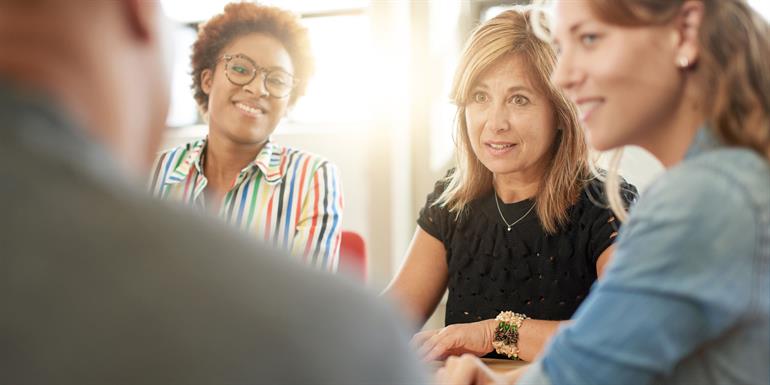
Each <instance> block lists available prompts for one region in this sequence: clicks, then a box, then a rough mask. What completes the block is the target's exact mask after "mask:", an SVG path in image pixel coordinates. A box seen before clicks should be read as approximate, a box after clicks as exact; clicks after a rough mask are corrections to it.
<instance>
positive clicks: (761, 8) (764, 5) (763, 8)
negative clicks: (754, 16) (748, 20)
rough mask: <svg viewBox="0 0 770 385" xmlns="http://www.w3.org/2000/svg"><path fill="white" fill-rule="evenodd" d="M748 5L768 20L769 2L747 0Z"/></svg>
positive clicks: (764, 0) (769, 17) (769, 18)
mask: <svg viewBox="0 0 770 385" xmlns="http://www.w3.org/2000/svg"><path fill="white" fill-rule="evenodd" d="M749 5H751V6H752V7H754V9H756V10H757V12H759V14H760V15H762V16H763V17H764V18H765V19H767V20H770V1H767V0H749Z"/></svg>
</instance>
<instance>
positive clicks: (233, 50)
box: [201, 33, 294, 212]
mask: <svg viewBox="0 0 770 385" xmlns="http://www.w3.org/2000/svg"><path fill="white" fill-rule="evenodd" d="M224 54H228V55H235V54H240V55H245V56H247V57H249V58H250V59H252V60H253V61H254V62H255V64H257V65H258V66H260V67H264V68H280V69H282V70H283V71H285V72H288V73H292V72H293V70H294V67H293V65H292V62H291V57H290V56H289V53H288V52H287V51H286V49H285V48H284V47H283V45H282V44H281V43H280V42H279V41H278V40H276V39H275V38H273V37H271V36H269V35H265V34H260V33H252V34H247V35H242V36H239V37H237V38H235V39H233V40H232V41H231V42H230V43H229V44H227V45H226V46H225V48H223V49H222V53H221V54H220V56H221V55H224ZM224 71H225V63H224V62H223V61H222V60H220V61H219V62H218V63H217V66H216V67H215V69H214V70H213V71H211V70H205V71H203V72H202V73H201V86H202V89H203V92H205V93H206V94H207V95H208V96H209V102H208V114H209V135H208V142H207V146H206V154H205V163H204V166H203V173H204V175H205V176H206V179H207V181H208V182H207V185H206V190H205V196H206V201H207V202H206V204H207V206H208V207H209V209H211V210H213V211H215V212H217V211H219V208H220V206H221V204H222V200H223V197H224V196H225V194H227V192H228V191H230V188H231V187H232V186H233V183H234V181H235V179H236V178H237V177H238V174H240V172H241V170H243V169H244V168H245V167H246V166H247V165H248V164H249V163H251V162H252V161H254V158H256V157H257V155H258V154H259V152H260V151H261V150H262V148H263V147H264V146H265V143H267V141H268V139H269V138H270V135H271V134H272V133H273V131H275V128H276V127H277V126H278V123H279V122H280V120H281V118H283V117H284V116H285V115H286V112H287V110H288V108H289V98H288V97H285V98H276V97H273V96H271V95H270V94H269V93H268V92H267V90H266V89H265V86H264V74H263V73H258V74H257V75H256V77H255V78H254V79H253V80H252V81H251V83H249V84H246V85H243V86H239V85H235V84H233V83H232V82H230V80H228V78H227V76H225V73H224Z"/></svg>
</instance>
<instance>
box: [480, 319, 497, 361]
mask: <svg viewBox="0 0 770 385" xmlns="http://www.w3.org/2000/svg"><path fill="white" fill-rule="evenodd" d="M479 322H481V323H482V324H483V325H484V346H485V349H486V353H490V352H493V351H495V347H494V345H492V343H493V342H494V341H495V330H496V329H497V324H498V323H499V321H497V320H495V319H494V318H493V319H488V320H484V321H479Z"/></svg>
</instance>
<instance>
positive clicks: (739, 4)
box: [589, 0, 770, 220]
mask: <svg viewBox="0 0 770 385" xmlns="http://www.w3.org/2000/svg"><path fill="white" fill-rule="evenodd" d="M685 1H688V0H590V2H589V4H590V6H591V9H592V11H593V12H594V13H595V14H596V15H597V16H598V17H599V18H600V19H602V20H603V21H605V22H607V23H611V24H614V25H620V26H628V27H640V26H646V25H661V24H665V23H667V22H669V21H671V20H672V19H673V18H674V17H675V16H676V15H677V12H678V10H679V9H680V8H681V7H682V5H683V4H684V2H685ZM699 1H701V2H702V3H703V5H704V9H705V14H704V18H703V22H702V24H701V27H700V32H699V35H698V39H699V41H700V46H701V52H700V56H699V58H698V61H697V62H696V63H695V65H694V67H693V70H694V71H695V72H694V74H695V76H697V77H698V78H697V81H698V83H699V87H701V90H702V92H701V95H704V98H703V100H702V102H703V105H704V106H705V111H710V113H709V115H708V116H707V123H708V125H709V126H710V127H711V128H712V129H713V130H714V133H715V134H716V135H717V136H719V138H720V139H721V140H722V141H723V142H724V143H725V144H727V145H728V146H738V147H745V148H749V149H751V150H754V151H756V152H757V153H758V154H760V155H761V156H762V157H764V158H765V159H767V160H770V72H769V71H768V67H767V60H768V58H770V25H768V22H767V21H766V20H765V19H764V18H762V16H761V15H759V14H758V13H757V12H756V11H755V10H754V9H752V8H751V7H750V6H749V5H748V4H747V3H746V1H745V0H699ZM614 158H616V159H613V162H612V164H611V165H610V168H609V170H608V175H607V179H606V188H607V196H608V199H609V202H610V207H611V208H612V211H613V212H615V214H616V215H617V216H618V217H619V218H620V219H621V220H623V219H625V218H626V216H627V214H626V210H625V208H624V207H623V205H622V204H621V202H622V201H621V199H620V188H619V184H620V183H619V178H618V172H617V169H618V166H617V164H618V162H617V160H619V156H617V155H616V156H615V157H614Z"/></svg>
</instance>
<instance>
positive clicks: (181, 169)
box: [165, 138, 285, 184]
mask: <svg viewBox="0 0 770 385" xmlns="http://www.w3.org/2000/svg"><path fill="white" fill-rule="evenodd" d="M206 141H207V138H203V139H199V140H197V141H195V142H192V143H189V144H187V148H188V151H187V154H186V155H185V157H184V159H182V161H181V162H180V163H179V165H177V166H176V167H175V168H174V170H173V171H172V172H170V173H169V175H168V176H167V177H166V180H165V183H166V184H176V183H179V182H181V181H183V180H185V179H186V178H187V176H188V175H189V174H190V171H191V169H192V168H193V167H195V170H196V171H197V172H198V173H199V174H203V155H204V150H205V149H206ZM284 155H285V151H284V147H283V146H281V145H278V144H276V143H273V142H271V141H268V142H267V143H265V145H264V146H263V147H262V150H260V151H259V154H257V157H256V158H255V159H254V161H253V162H251V163H250V164H249V165H247V166H246V167H245V168H244V169H243V170H241V172H247V171H249V170H250V169H251V168H253V167H257V168H258V169H259V170H260V171H261V172H262V174H263V176H264V181H265V182H267V183H269V184H277V183H278V182H280V181H281V179H283V173H284V171H285V170H284V167H282V164H283V157H284Z"/></svg>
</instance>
